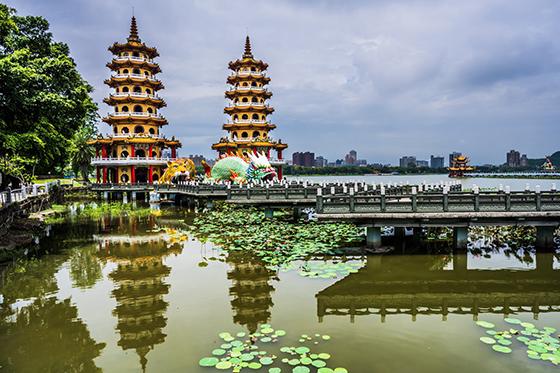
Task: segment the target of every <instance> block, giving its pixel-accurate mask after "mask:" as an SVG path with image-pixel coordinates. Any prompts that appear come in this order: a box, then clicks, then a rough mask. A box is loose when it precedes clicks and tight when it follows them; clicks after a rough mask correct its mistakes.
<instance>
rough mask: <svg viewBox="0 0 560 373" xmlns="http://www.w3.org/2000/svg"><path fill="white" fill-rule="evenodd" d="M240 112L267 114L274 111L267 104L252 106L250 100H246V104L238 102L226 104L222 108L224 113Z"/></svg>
mask: <svg viewBox="0 0 560 373" xmlns="http://www.w3.org/2000/svg"><path fill="white" fill-rule="evenodd" d="M242 112H253V113H263V114H267V115H268V114H272V113H273V112H274V108H273V107H272V106H268V105H260V106H254V105H251V102H248V103H247V105H243V103H238V104H237V105H235V106H226V107H225V108H224V113H226V114H235V113H242Z"/></svg>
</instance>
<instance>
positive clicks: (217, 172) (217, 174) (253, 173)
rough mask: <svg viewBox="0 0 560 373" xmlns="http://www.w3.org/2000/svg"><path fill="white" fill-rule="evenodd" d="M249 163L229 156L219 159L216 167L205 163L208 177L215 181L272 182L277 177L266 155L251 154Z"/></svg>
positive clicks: (241, 182) (240, 182)
mask: <svg viewBox="0 0 560 373" xmlns="http://www.w3.org/2000/svg"><path fill="white" fill-rule="evenodd" d="M247 157H248V161H247V160H245V159H243V158H241V157H237V156H227V157H224V158H221V159H219V160H218V161H217V162H216V163H215V164H214V167H212V168H210V166H209V165H208V164H207V163H206V162H203V163H202V165H203V166H204V170H205V172H206V177H207V178H208V179H210V180H215V181H228V180H229V181H231V182H234V183H239V184H243V183H247V182H250V181H259V180H272V179H274V178H275V177H276V170H275V169H274V168H273V167H272V166H271V165H270V162H269V161H268V158H267V157H266V156H265V155H264V154H256V155H253V154H249V155H248V156H247Z"/></svg>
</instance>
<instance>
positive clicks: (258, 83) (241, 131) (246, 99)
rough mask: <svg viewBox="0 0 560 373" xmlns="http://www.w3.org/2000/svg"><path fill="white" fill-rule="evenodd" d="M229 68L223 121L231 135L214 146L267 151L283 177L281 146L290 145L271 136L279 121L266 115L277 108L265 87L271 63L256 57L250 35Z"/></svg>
mask: <svg viewBox="0 0 560 373" xmlns="http://www.w3.org/2000/svg"><path fill="white" fill-rule="evenodd" d="M229 68H230V69H231V70H232V71H233V73H232V74H231V75H230V76H228V78H227V83H228V84H230V85H231V88H230V89H229V90H228V91H226V92H225V97H226V98H228V99H229V100H231V103H230V105H229V106H227V107H226V108H224V113H226V114H227V115H229V116H230V119H229V121H228V122H227V123H225V124H224V125H223V129H224V130H226V131H227V132H228V135H227V137H222V138H221V139H220V141H219V142H217V143H215V144H213V145H212V149H214V150H217V151H218V155H219V157H223V156H225V155H237V156H240V157H244V156H245V155H246V154H248V153H256V152H259V153H264V154H266V155H267V157H268V158H269V159H270V161H271V164H272V165H273V166H276V167H277V169H278V177H279V178H282V164H283V163H284V162H283V161H282V150H284V149H286V148H287V147H288V145H287V144H283V143H282V142H281V141H280V140H278V141H273V140H272V139H271V138H270V137H269V132H270V131H271V130H273V129H274V128H276V125H274V124H272V123H270V121H269V120H268V119H267V116H268V115H269V114H272V112H274V108H273V107H272V106H269V105H268V104H267V103H266V101H267V100H268V99H269V98H270V97H271V96H272V92H270V91H269V90H268V89H266V88H265V86H266V85H267V84H268V83H269V82H270V78H269V77H267V76H266V69H267V68H268V64H266V63H265V62H263V61H261V60H256V59H255V58H254V57H253V53H252V51H251V42H250V40H249V37H248V36H247V38H246V41H245V52H244V53H243V56H242V58H241V59H238V60H235V61H231V62H230V63H229ZM271 150H275V151H276V152H277V159H272V157H271Z"/></svg>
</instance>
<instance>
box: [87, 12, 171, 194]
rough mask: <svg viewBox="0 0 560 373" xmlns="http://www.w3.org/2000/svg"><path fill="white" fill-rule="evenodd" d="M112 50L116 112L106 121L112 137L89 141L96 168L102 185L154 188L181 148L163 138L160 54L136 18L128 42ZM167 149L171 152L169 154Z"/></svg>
mask: <svg viewBox="0 0 560 373" xmlns="http://www.w3.org/2000/svg"><path fill="white" fill-rule="evenodd" d="M109 51H111V53H113V55H114V56H113V59H112V60H111V62H109V63H108V64H107V67H108V68H109V69H111V71H113V72H114V74H113V75H111V77H110V78H109V79H107V80H105V84H107V85H108V86H109V87H111V88H113V89H114V91H113V92H112V93H111V94H110V95H109V97H107V98H105V99H104V100H103V101H104V102H105V103H106V104H108V105H110V106H112V107H113V111H112V112H110V113H108V114H107V116H106V117H104V118H103V121H104V122H105V123H107V124H109V125H110V126H111V127H112V134H110V135H107V136H99V137H98V138H96V139H94V140H92V141H90V144H93V145H94V147H95V150H96V157H95V158H94V159H93V160H92V164H93V165H94V166H95V167H96V171H97V182H98V183H100V182H103V183H118V184H129V183H152V182H154V181H157V180H158V179H159V177H160V176H161V175H162V174H163V171H164V169H165V168H166V166H167V162H168V161H169V160H172V159H175V157H176V156H177V150H176V149H177V148H178V147H180V146H181V143H180V142H179V141H178V140H175V138H171V139H167V138H165V137H163V135H162V134H161V128H162V127H163V126H164V125H166V124H167V120H166V119H165V117H163V116H162V115H161V114H160V113H159V109H161V108H162V107H164V106H166V104H165V101H164V100H163V99H162V98H161V97H160V96H159V95H158V91H160V90H161V89H163V88H164V87H163V84H162V82H161V81H160V80H159V79H157V77H156V74H158V73H159V72H161V69H160V67H159V65H158V64H157V63H156V62H155V61H154V58H156V57H158V56H159V54H158V51H157V49H156V48H153V47H149V46H147V45H146V44H144V43H142V41H141V40H140V37H139V36H138V28H137V25H136V18H135V17H134V16H133V17H132V20H131V24H130V35H129V36H128V38H127V41H126V43H114V44H113V45H111V46H110V47H109ZM165 149H169V151H167V154H164V150H165Z"/></svg>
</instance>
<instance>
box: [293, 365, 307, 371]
mask: <svg viewBox="0 0 560 373" xmlns="http://www.w3.org/2000/svg"><path fill="white" fill-rule="evenodd" d="M292 372H293V373H309V372H311V370H310V369H309V368H308V367H304V366H302V365H300V366H297V367H295V368H294V369H292Z"/></svg>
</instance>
